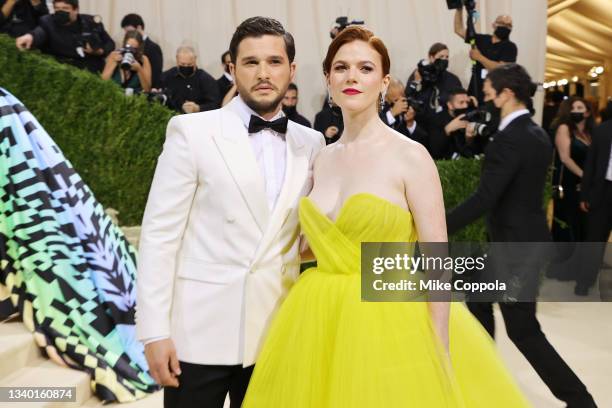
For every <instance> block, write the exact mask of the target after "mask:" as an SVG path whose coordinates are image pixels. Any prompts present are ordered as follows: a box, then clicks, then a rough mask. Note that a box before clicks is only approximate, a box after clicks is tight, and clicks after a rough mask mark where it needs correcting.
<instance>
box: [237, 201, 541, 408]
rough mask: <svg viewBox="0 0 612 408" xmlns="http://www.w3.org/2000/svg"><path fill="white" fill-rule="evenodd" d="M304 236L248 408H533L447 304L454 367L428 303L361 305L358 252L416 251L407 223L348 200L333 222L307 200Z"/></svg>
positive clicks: (379, 204)
mask: <svg viewBox="0 0 612 408" xmlns="http://www.w3.org/2000/svg"><path fill="white" fill-rule="evenodd" d="M299 210H300V223H301V227H302V231H303V233H304V234H305V236H306V238H307V239H308V242H309V244H310V247H311V249H312V250H313V253H314V254H315V255H316V258H317V264H318V266H317V267H316V268H311V269H309V270H307V271H305V272H304V273H303V274H302V275H301V276H300V278H299V279H298V281H297V282H296V284H295V286H294V287H293V288H292V289H291V291H290V292H289V295H288V296H287V299H286V300H285V301H284V303H283V305H282V306H281V308H280V310H279V312H278V314H277V315H276V317H275V318H274V321H273V323H272V325H271V328H270V331H269V333H268V336H267V338H266V340H265V343H264V346H263V348H262V351H261V354H260V356H259V358H258V360H257V364H256V365H255V371H254V373H253V377H252V378H251V382H250V384H249V388H248V390H247V395H246V397H245V400H244V403H243V407H245V408H302V407H303V408H306V407H308V408H343V407H346V408H366V407H367V408H383V407H384V408H396V407H409V408H417V407H418V408H438V407H439V408H446V407H453V408H455V407H462V408H464V407H465V408H521V407H530V406H531V405H530V404H529V403H528V402H527V400H526V399H525V398H524V397H523V395H522V394H521V392H520V390H519V389H518V387H517V385H516V384H515V382H514V380H513V379H512V377H511V376H510V374H509V373H508V371H507V370H506V368H505V367H504V364H503V363H502V361H501V360H500V358H499V356H498V355H497V352H496V349H495V345H494V343H493V340H492V339H491V338H490V337H489V336H488V334H487V333H486V332H485V330H484V329H483V328H482V327H481V326H480V324H479V323H478V322H477V321H476V319H475V318H474V317H473V316H472V315H471V314H470V312H469V311H468V310H467V309H466V308H465V306H463V305H462V304H458V303H453V304H452V306H451V315H450V323H449V332H450V355H451V358H450V361H449V359H448V357H447V355H446V353H445V352H444V350H443V347H442V346H441V344H440V342H439V340H438V337H437V336H436V335H435V333H434V329H433V327H432V324H431V319H430V315H429V311H428V305H427V303H417V302H403V303H400V302H395V303H366V302H362V301H361V284H360V244H361V242H385V241H388V242H392V241H403V242H414V241H416V240H417V234H416V228H415V225H414V221H413V219H412V215H411V214H410V213H409V212H408V211H406V210H404V209H402V208H400V207H398V206H396V205H394V204H392V203H390V202H389V201H386V200H384V199H382V198H379V197H377V196H375V195H372V194H369V193H361V194H356V195H354V196H351V197H350V198H349V199H348V200H347V202H346V203H345V204H344V207H343V208H342V209H341V211H340V214H339V215H338V219H337V220H336V221H335V222H332V221H331V220H330V219H329V218H327V217H326V216H325V215H324V214H322V213H321V212H320V211H319V210H318V208H317V207H316V206H315V204H314V203H313V202H312V201H311V200H310V199H309V198H303V199H302V200H301V202H300V209H299Z"/></svg>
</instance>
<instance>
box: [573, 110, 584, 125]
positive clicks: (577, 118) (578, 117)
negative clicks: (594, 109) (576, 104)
mask: <svg viewBox="0 0 612 408" xmlns="http://www.w3.org/2000/svg"><path fill="white" fill-rule="evenodd" d="M570 118H571V119H572V122H574V123H580V122H582V121H583V120H584V112H572V113H570Z"/></svg>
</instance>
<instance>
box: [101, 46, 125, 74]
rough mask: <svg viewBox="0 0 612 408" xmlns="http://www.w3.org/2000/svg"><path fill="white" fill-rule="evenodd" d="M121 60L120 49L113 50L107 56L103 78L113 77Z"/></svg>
mask: <svg viewBox="0 0 612 408" xmlns="http://www.w3.org/2000/svg"><path fill="white" fill-rule="evenodd" d="M119 61H121V53H120V52H119V51H113V52H111V53H110V54H109V55H108V57H106V64H105V65H104V70H103V71H102V74H100V75H101V76H102V79H103V80H105V81H108V80H109V79H111V78H112V77H113V73H114V72H115V69H116V68H117V65H118V64H119Z"/></svg>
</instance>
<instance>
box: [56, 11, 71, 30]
mask: <svg viewBox="0 0 612 408" xmlns="http://www.w3.org/2000/svg"><path fill="white" fill-rule="evenodd" d="M53 21H54V22H55V24H57V25H62V26H63V25H66V24H68V23H70V13H69V12H67V11H64V10H59V11H56V12H55V13H54V14H53Z"/></svg>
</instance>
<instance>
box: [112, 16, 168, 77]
mask: <svg viewBox="0 0 612 408" xmlns="http://www.w3.org/2000/svg"><path fill="white" fill-rule="evenodd" d="M121 28H122V29H123V31H125V32H126V33H127V32H128V31H132V30H136V31H138V33H140V35H141V36H142V38H143V40H144V55H146V56H147V58H148V59H149V62H150V63H151V86H152V87H153V88H159V87H160V84H161V83H160V81H161V74H162V70H163V67H164V56H163V54H162V50H161V48H160V46H159V45H157V43H155V42H154V41H153V40H152V39H151V37H149V36H148V34H147V33H145V31H144V29H145V23H144V20H143V19H142V17H140V15H138V14H135V13H131V14H127V15H126V16H125V17H123V19H122V20H121Z"/></svg>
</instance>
